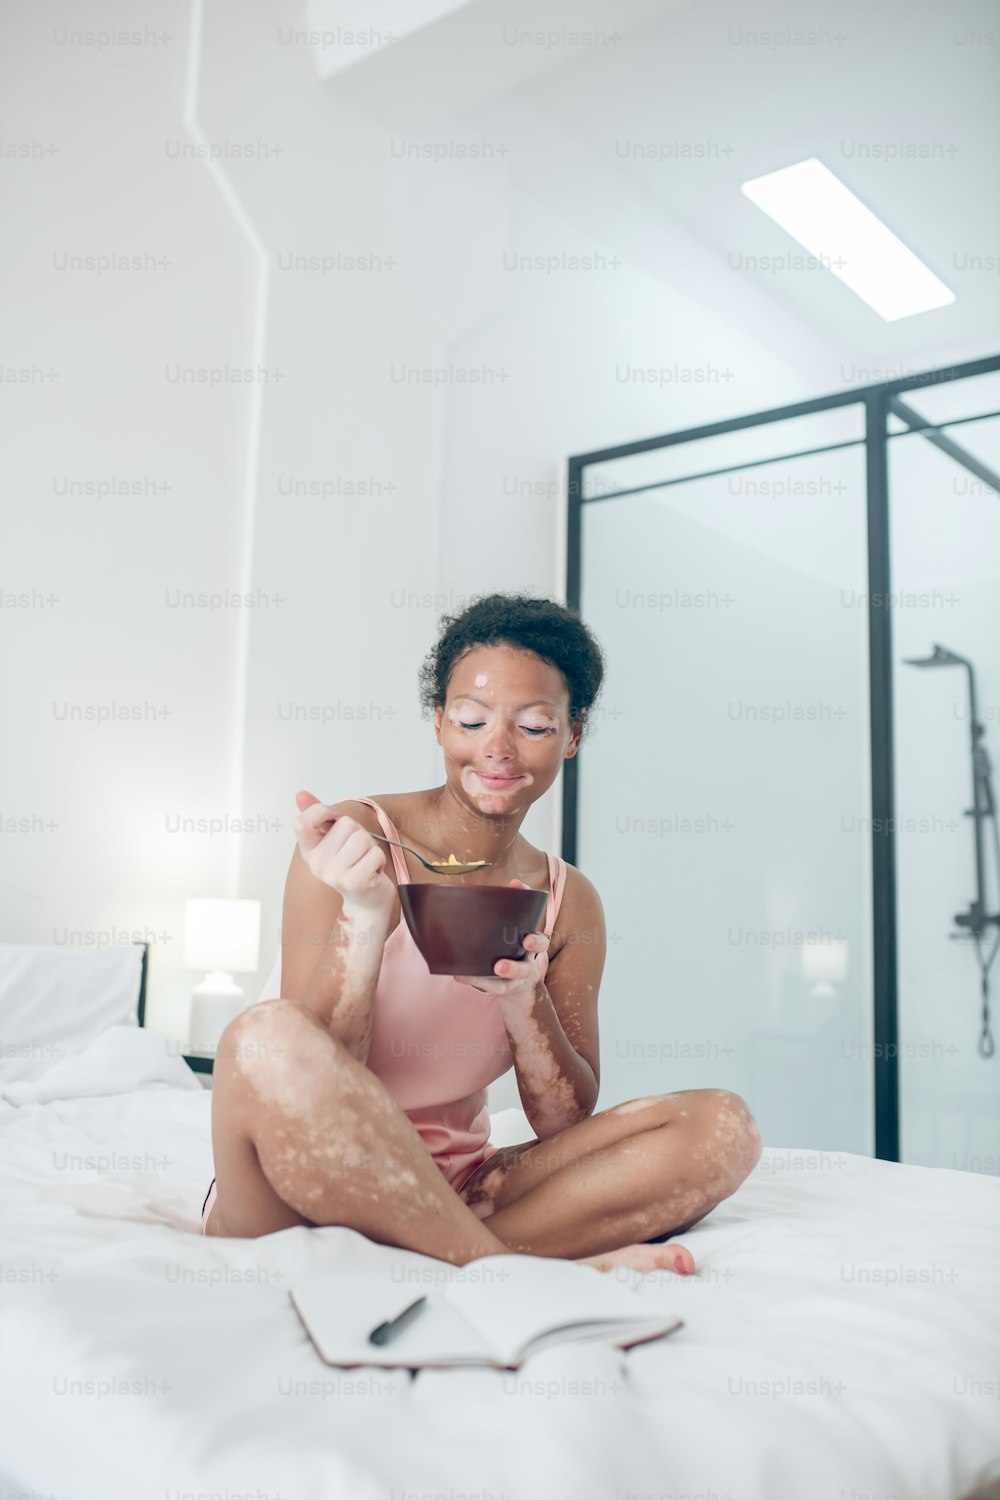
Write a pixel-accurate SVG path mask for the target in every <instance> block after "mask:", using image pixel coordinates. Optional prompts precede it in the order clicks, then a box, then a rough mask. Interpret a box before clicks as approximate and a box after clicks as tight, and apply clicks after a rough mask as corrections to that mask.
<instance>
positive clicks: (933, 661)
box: [903, 644, 972, 667]
mask: <svg viewBox="0 0 1000 1500" xmlns="http://www.w3.org/2000/svg"><path fill="white" fill-rule="evenodd" d="M903 661H904V662H905V663H906V665H907V666H909V667H969V666H971V665H972V663H971V662H970V661H968V660H967V659H966V658H965V657H964V656H956V654H955V652H954V651H949V650H948V648H947V646H938V645H937V644H935V646H934V655H933V656H904V657H903Z"/></svg>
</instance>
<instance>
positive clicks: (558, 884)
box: [542, 852, 566, 937]
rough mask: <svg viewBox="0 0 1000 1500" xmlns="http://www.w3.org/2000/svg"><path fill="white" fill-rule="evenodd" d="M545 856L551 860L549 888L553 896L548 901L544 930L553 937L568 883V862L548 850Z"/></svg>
mask: <svg viewBox="0 0 1000 1500" xmlns="http://www.w3.org/2000/svg"><path fill="white" fill-rule="evenodd" d="M545 858H546V859H547V860H548V862H549V889H550V891H551V893H552V894H551V897H550V899H549V901H548V902H547V903H546V908H545V925H544V926H543V928H542V931H543V932H544V933H545V934H546V935H547V936H548V937H551V936H552V933H553V931H554V930H555V925H556V917H557V916H558V914H559V906H560V903H561V902H562V894H563V886H564V885H565V884H566V864H565V861H564V860H562V859H560V858H559V856H558V855H556V854H549V853H547V852H546V855H545Z"/></svg>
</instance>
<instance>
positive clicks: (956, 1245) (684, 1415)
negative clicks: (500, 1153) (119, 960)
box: [0, 1028, 1000, 1500]
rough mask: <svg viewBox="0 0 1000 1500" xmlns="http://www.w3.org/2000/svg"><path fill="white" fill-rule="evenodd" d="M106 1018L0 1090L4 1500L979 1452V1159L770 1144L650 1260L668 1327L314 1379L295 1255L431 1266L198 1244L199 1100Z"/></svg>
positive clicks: (591, 1484) (234, 1495) (944, 1493)
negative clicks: (690, 1265)
mask: <svg viewBox="0 0 1000 1500" xmlns="http://www.w3.org/2000/svg"><path fill="white" fill-rule="evenodd" d="M116 1030H117V1031H118V1033H119V1034H118V1035H116V1036H115V1037H113V1038H112V1039H111V1040H110V1041H108V1040H105V1039H101V1045H100V1046H98V1045H97V1044H95V1047H94V1048H91V1049H88V1052H86V1053H84V1054H81V1056H80V1058H79V1059H69V1060H66V1061H64V1062H63V1063H60V1064H59V1065H58V1066H59V1069H60V1070H61V1072H60V1074H59V1076H58V1077H54V1078H53V1077H47V1078H46V1077H43V1078H42V1079H40V1080H37V1081H36V1082H35V1083H33V1084H32V1085H31V1086H30V1088H29V1091H28V1093H27V1094H25V1095H22V1096H19V1102H17V1103H14V1102H12V1101H11V1100H10V1099H9V1098H0V1223H2V1225H3V1229H2V1249H0V1494H8V1493H10V1494H15V1495H16V1494H21V1493H27V1494H31V1493H32V1491H34V1492H36V1493H39V1494H41V1495H52V1496H55V1497H58V1500H119V1497H121V1500H145V1497H147V1496H148V1497H150V1500H153V1497H155V1500H183V1497H184V1496H185V1495H190V1494H192V1493H194V1494H201V1495H202V1496H207V1495H214V1496H217V1497H219V1500H242V1497H244V1496H253V1497H254V1500H265V1497H266V1500H278V1497H281V1500H311V1497H316V1500H319V1497H329V1496H339V1495H344V1496H348V1495H350V1496H351V1497H355V1500H367V1497H373V1500H374V1497H380V1500H382V1497H390V1496H391V1497H392V1500H417V1497H418V1496H419V1497H429V1496H442V1497H445V1500H461V1497H472V1496H475V1497H478V1500H487V1497H491V1496H492V1497H494V1500H499V1497H501V1496H503V1497H505V1500H521V1497H535V1496H538V1497H545V1500H550V1497H561V1496H567V1497H569V1496H572V1497H574V1500H591V1497H593V1500H639V1497H641V1496H647V1495H655V1496H656V1497H657V1500H683V1497H685V1496H687V1497H691V1500H693V1497H696V1496H697V1497H701V1500H866V1497H873V1496H875V1495H879V1496H880V1497H882V1500H890V1497H891V1500H954V1497H958V1496H960V1495H962V1494H963V1493H964V1492H965V1491H966V1490H967V1489H968V1488H970V1487H971V1484H972V1482H973V1481H974V1480H975V1479H977V1478H979V1477H981V1476H982V1474H983V1473H984V1472H986V1471H987V1470H988V1466H989V1464H990V1463H991V1461H993V1460H994V1459H995V1458H996V1457H997V1455H998V1453H1000V1357H998V1356H1000V1295H998V1292H1000V1285H998V1265H1000V1256H998V1230H1000V1183H998V1182H997V1181H995V1180H993V1179H990V1178H985V1177H981V1176H975V1175H972V1174H966V1173H960V1172H955V1171H945V1170H939V1169H932V1168H922V1167H900V1166H893V1165H889V1164H886V1163H881V1162H876V1161H871V1160H868V1159H867V1158H864V1157H860V1156H853V1155H848V1154H842V1155H836V1154H830V1153H820V1152H804V1151H803V1152H798V1151H794V1150H784V1149H774V1148H771V1149H768V1150H766V1151H765V1154H764V1157H763V1159H762V1161H761V1163H760V1165H759V1167H758V1168H757V1170H756V1172H755V1173H754V1174H753V1176H752V1177H751V1178H750V1179H749V1180H748V1181H747V1182H746V1183H745V1184H744V1186H743V1187H742V1188H741V1189H740V1191H739V1192H738V1193H737V1194H735V1195H734V1197H732V1198H731V1199H729V1200H728V1201H727V1202H726V1203H725V1204H723V1205H721V1206H720V1207H719V1208H718V1209H717V1210H716V1211H715V1212H714V1213H713V1214H712V1215H711V1216H710V1217H709V1218H708V1219H707V1220H705V1221H704V1222H703V1223H701V1224H699V1225H697V1226H696V1227H695V1228H694V1229H693V1230H691V1231H690V1232H689V1233H688V1234H686V1235H685V1236H684V1243H686V1244H687V1245H689V1246H690V1249H691V1251H692V1253H693V1255H694V1257H695V1260H696V1262H697V1265H698V1275H697V1276H696V1277H694V1278H690V1279H685V1278H681V1277H677V1276H674V1275H672V1274H670V1273H663V1274H662V1275H660V1276H657V1277H649V1278H644V1279H643V1282H642V1285H641V1288H640V1291H639V1293H638V1294H639V1295H640V1296H642V1297H643V1298H646V1299H648V1300H649V1301H650V1302H651V1303H659V1304H662V1305H663V1306H665V1307H667V1308H671V1309H676V1310H677V1311H678V1312H679V1313H680V1315H681V1317H683V1318H684V1320H685V1325H686V1326H685V1327H684V1328H683V1329H682V1330H681V1331H680V1332H678V1333H676V1334H674V1335H672V1336H671V1337H670V1338H669V1339H667V1340H664V1341H663V1342H662V1343H659V1344H652V1345H647V1346H644V1347H640V1348H636V1349H633V1350H632V1351H630V1352H628V1353H624V1352H621V1351H617V1350H611V1349H606V1348H599V1347H593V1348H570V1349H549V1350H547V1351H544V1352H543V1353H541V1354H539V1355H538V1356H536V1357H535V1358H533V1359H531V1360H529V1362H528V1363H527V1364H526V1365H525V1366H524V1368H523V1369H522V1370H521V1371H519V1372H517V1373H513V1372H508V1373H502V1372H499V1371H492V1370H490V1371H487V1370H483V1371H470V1370H462V1371H423V1372H420V1373H419V1374H418V1375H417V1376H416V1377H411V1376H410V1375H409V1374H408V1373H407V1372H405V1371H404V1372H398V1371H377V1370H373V1369H358V1370H349V1371H337V1370H334V1369H331V1368H329V1367H327V1366H325V1365H323V1364H322V1363H321V1362H320V1361H319V1360H318V1358H317V1356H316V1354H315V1352H314V1350H313V1348H312V1345H311V1344H310V1342H309V1340H308V1338H307V1336H306V1334H305V1333H304V1331H303V1329H302V1327H301V1325H300V1323H299V1321H298V1319H297V1317H296V1315H295V1313H294V1311H293V1309H292V1307H291V1304H290V1302H289V1299H288V1293H287V1284H288V1282H289V1280H290V1279H291V1277H292V1275H293V1274H295V1273H298V1272H300V1271H303V1270H312V1269H320V1268H336V1267H348V1266H351V1267H359V1268H361V1267H365V1266H370V1265H372V1264H374V1263H376V1262H381V1261H390V1262H393V1263H394V1264H395V1265H396V1266H398V1267H399V1268H400V1274H402V1273H403V1271H404V1270H405V1269H408V1270H409V1271H410V1272H412V1273H414V1275H415V1277H416V1276H420V1275H421V1274H422V1275H423V1276H424V1277H433V1275H434V1272H435V1270H439V1269H440V1267H439V1263H438V1262H436V1261H433V1260H430V1259H428V1258H426V1257H423V1256H419V1255H414V1254H412V1253H408V1252H405V1251H400V1250H396V1249H393V1248H391V1247H388V1246H382V1245H376V1244H373V1243H372V1242H370V1241H368V1240H366V1239H365V1238H364V1237H363V1236H362V1235H360V1234H357V1233H356V1232H354V1231H353V1230H349V1229H320V1230H308V1229H290V1230H286V1231H285V1232H283V1233H282V1234H277V1235H271V1236H268V1237H266V1238H265V1239H261V1240H244V1241H240V1240H218V1239H207V1240H206V1239H204V1238H202V1237H201V1236H200V1235H199V1233H198V1227H199V1215H200V1209H201V1202H202V1198H203V1196H204V1193H205V1191H206V1189H207V1187H208V1183H209V1181H210V1180H211V1176H212V1156H211V1144H210V1132H209V1121H210V1109H211V1095H210V1094H209V1092H208V1091H206V1090H204V1089H202V1088H201V1086H200V1084H199V1083H198V1081H197V1080H196V1079H194V1077H193V1075H191V1074H190V1073H189V1072H188V1070H187V1069H186V1067H185V1065H184V1064H183V1062H182V1061H181V1060H180V1059H178V1058H176V1057H171V1056H169V1055H168V1054H167V1053H166V1050H165V1048H164V1046H163V1042H162V1039H160V1038H157V1037H156V1035H155V1033H150V1032H141V1031H131V1030H129V1029H127V1028H117V1029H116ZM74 1064H75V1066H74ZM55 1071H56V1070H55V1069H50V1073H55ZM31 1090H34V1092H33V1093H32V1092H31ZM8 1092H9V1091H8ZM495 1127H496V1128H495V1131H494V1139H496V1140H499V1141H508V1140H518V1139H522V1140H523V1139H526V1138H529V1137H530V1131H529V1130H527V1128H526V1123H525V1121H524V1117H523V1116H522V1115H521V1114H520V1112H519V1111H513V1110H512V1111H505V1112H504V1113H503V1115H498V1116H497V1117H496V1118H495ZM595 1274H596V1273H595ZM414 1284H415V1285H421V1286H422V1287H423V1288H424V1289H425V1290H426V1288H427V1285H428V1284H432V1282H430V1283H429V1282H428V1281H427V1280H426V1279H425V1280H422V1281H417V1280H416V1279H415V1281H414ZM175 1492H176V1493H175Z"/></svg>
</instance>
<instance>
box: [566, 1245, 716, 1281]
mask: <svg viewBox="0 0 1000 1500" xmlns="http://www.w3.org/2000/svg"><path fill="white" fill-rule="evenodd" d="M578 1264H579V1265H581V1266H593V1267H594V1269H595V1271H614V1270H616V1269H617V1268H618V1266H627V1267H628V1268H629V1270H632V1271H639V1272H641V1273H645V1272H648V1271H676V1272H677V1273H678V1274H679V1275H680V1276H693V1275H694V1256H693V1255H692V1254H691V1251H690V1250H685V1248H684V1246H683V1245H623V1246H622V1247H621V1249H620V1250H605V1251H604V1252H603V1254H601V1255H586V1256H584V1257H583V1258H582V1259H581V1260H579V1261H578Z"/></svg>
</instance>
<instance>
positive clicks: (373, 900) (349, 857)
mask: <svg viewBox="0 0 1000 1500" xmlns="http://www.w3.org/2000/svg"><path fill="white" fill-rule="evenodd" d="M295 801H296V804H297V806H298V809H299V816H298V819H297V820H296V823H295V835H296V838H297V839H298V844H299V852H300V854H301V855H302V858H303V860H304V861H305V863H306V865H307V866H308V868H309V869H310V870H311V872H312V873H313V875H315V877H316V879H317V880H321V881H322V882H323V884H324V885H328V886H330V887H331V889H332V890H335V891H337V892H338V894H339V895H340V898H341V900H342V901H343V903H344V910H345V911H347V912H348V913H350V912H355V913H359V914H363V915H365V916H378V917H381V916H383V915H384V916H385V917H387V918H388V916H389V915H390V913H391V911H392V904H393V901H394V900H395V897H396V891H395V887H394V886H393V883H392V881H391V880H390V879H389V877H388V875H386V874H385V862H386V854H385V850H384V848H383V847H382V845H381V844H379V843H376V841H375V840H374V839H373V838H372V836H371V834H370V833H369V832H368V830H367V828H363V827H362V826H361V824H360V823H358V822H356V821H355V819H354V818H351V817H347V816H345V815H344V814H343V813H339V814H334V811H333V807H332V805H331V804H329V803H326V802H320V800H319V798H318V797H314V796H313V794H312V792H297V793H296V796H295Z"/></svg>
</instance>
